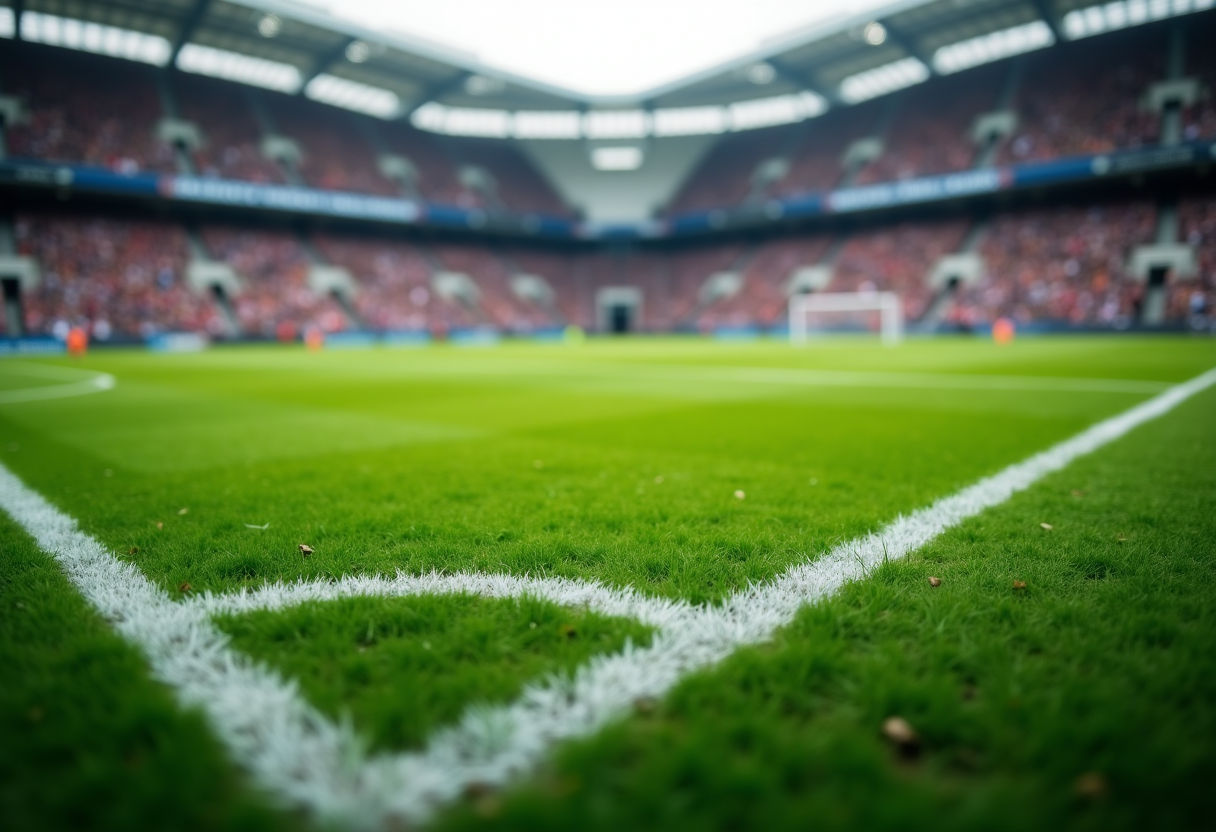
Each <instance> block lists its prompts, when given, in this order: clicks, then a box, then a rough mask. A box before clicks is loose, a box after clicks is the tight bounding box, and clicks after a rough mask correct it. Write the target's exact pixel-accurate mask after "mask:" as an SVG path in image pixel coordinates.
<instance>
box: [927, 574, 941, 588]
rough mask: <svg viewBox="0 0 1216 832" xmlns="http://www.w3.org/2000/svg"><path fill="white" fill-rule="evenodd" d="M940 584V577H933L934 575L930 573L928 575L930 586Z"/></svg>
mask: <svg viewBox="0 0 1216 832" xmlns="http://www.w3.org/2000/svg"><path fill="white" fill-rule="evenodd" d="M941 585H942V579H941V578H935V577H933V576H932V575H930V576H929V586H931V587H939V586H941Z"/></svg>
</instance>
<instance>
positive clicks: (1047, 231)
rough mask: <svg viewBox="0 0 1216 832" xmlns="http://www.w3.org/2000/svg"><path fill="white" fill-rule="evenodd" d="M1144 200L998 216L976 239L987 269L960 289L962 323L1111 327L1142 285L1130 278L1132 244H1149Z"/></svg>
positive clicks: (1150, 216) (1132, 305) (1151, 222)
mask: <svg viewBox="0 0 1216 832" xmlns="http://www.w3.org/2000/svg"><path fill="white" fill-rule="evenodd" d="M1155 222H1156V211H1155V209H1154V208H1153V205H1152V204H1151V203H1148V202H1132V203H1120V204H1112V205H1107V206H1101V207H1097V206H1095V207H1061V208H1048V209H1042V210H1036V211H1023V212H1018V213H1014V214H1008V215H1005V216H1001V217H998V218H996V219H995V220H993V222H992V224H991V225H990V226H989V227H988V230H987V232H986V234H985V236H984V240H983V241H982V243H981V244H980V253H981V254H982V255H983V257H984V260H985V265H986V267H987V274H986V275H985V277H984V279H983V280H982V281H981V282H980V283H979V285H976V286H970V287H967V288H966V289H964V290H963V291H961V292H960V294H959V297H958V299H957V300H956V302H955V310H954V312H953V313H952V315H953V317H954V318H955V319H958V320H961V321H963V322H984V321H991V320H994V319H995V318H997V317H1001V316H1006V317H1011V318H1013V319H1015V320H1016V321H1019V322H1021V323H1028V322H1031V321H1053V322H1060V323H1069V324H1082V325H1084V324H1103V325H1109V324H1111V323H1113V322H1115V321H1116V319H1118V318H1122V319H1124V320H1128V319H1130V318H1132V317H1134V316H1135V313H1136V310H1137V304H1138V303H1139V302H1140V300H1141V296H1142V294H1143V284H1141V283H1139V282H1138V281H1134V280H1131V279H1129V278H1128V276H1127V275H1126V274H1125V272H1124V264H1125V263H1126V261H1127V258H1128V255H1129V254H1130V252H1131V250H1132V248H1134V247H1135V246H1137V245H1142V244H1144V243H1148V242H1151V241H1152V239H1153V235H1154V232H1155Z"/></svg>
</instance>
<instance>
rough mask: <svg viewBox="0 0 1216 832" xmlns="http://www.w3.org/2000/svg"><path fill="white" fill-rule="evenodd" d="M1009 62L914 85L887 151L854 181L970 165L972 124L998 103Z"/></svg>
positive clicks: (888, 135)
mask: <svg viewBox="0 0 1216 832" xmlns="http://www.w3.org/2000/svg"><path fill="white" fill-rule="evenodd" d="M1008 71H1009V70H1008V67H1007V66H1006V65H1005V64H994V65H989V66H984V67H979V68H977V69H974V70H971V71H970V72H963V73H960V74H958V75H948V76H946V77H945V78H941V79H939V80H937V81H935V82H934V83H930V84H921V85H919V86H917V87H914V88H913V89H911V90H909V91H908V92H907V93H906V94H905V96H904V97H903V98H902V99H901V100H900V102H899V113H898V114H897V115H896V117H895V119H894V120H893V121H892V123H891V125H890V127H889V128H888V130H887V131H886V135H885V136H884V142H885V148H884V151H883V154H882V155H881V156H879V157H878V158H877V159H875V160H874V161H873V162H871V163H870V164H868V165H866V166H865V167H864V168H862V170H861V171H859V172H858V174H857V180H856V183H855V184H858V185H867V184H871V183H874V182H890V181H893V180H896V179H910V178H912V177H916V176H931V175H933V174H937V173H950V172H952V171H958V170H966V169H967V168H969V167H971V166H972V164H973V163H974V161H975V152H976V148H975V143H974V142H972V140H971V135H970V134H971V126H972V124H974V122H975V118H976V116H978V115H980V114H982V113H986V112H990V111H992V110H993V109H995V107H996V103H997V98H998V96H999V95H1000V88H1001V83H1002V81H1003V80H1004V77H1005V75H1006V74H1007V73H1008Z"/></svg>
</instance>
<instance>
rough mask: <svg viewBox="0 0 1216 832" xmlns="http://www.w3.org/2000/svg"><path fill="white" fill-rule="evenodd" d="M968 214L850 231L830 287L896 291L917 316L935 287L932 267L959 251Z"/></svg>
mask: <svg viewBox="0 0 1216 832" xmlns="http://www.w3.org/2000/svg"><path fill="white" fill-rule="evenodd" d="M967 227H968V223H967V221H965V220H949V221H932V222H918V223H913V222H903V223H899V224H898V225H894V226H890V227H886V228H879V229H873V230H868V231H863V232H860V233H857V234H854V235H852V236H851V237H849V239H848V242H846V243H845V245H844V248H842V249H841V251H840V255H839V256H838V257H837V258H836V262H835V263H834V264H833V265H834V269H833V274H832V282H831V283H830V284H828V287H827V291H829V292H865V291H879V292H896V293H897V294H899V295H900V296H901V297H902V298H903V301H904V314H905V316H906V317H907V318H908V319H910V320H916V319H918V318H920V316H921V315H923V314H924V312H925V310H926V307H927V305H928V303H929V301H930V300H931V299H932V296H933V293H932V291H931V290H930V288H929V287H928V285H927V281H926V278H927V277H928V275H929V270H930V269H931V268H933V264H934V263H936V262H937V261H938V259H939V258H941V257H943V256H945V255H947V254H951V253H953V252H955V251H958V248H959V246H960V245H961V243H962V241H963V236H964V235H965V234H966V233H967Z"/></svg>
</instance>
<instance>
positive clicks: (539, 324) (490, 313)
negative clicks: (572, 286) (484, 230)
mask: <svg viewBox="0 0 1216 832" xmlns="http://www.w3.org/2000/svg"><path fill="white" fill-rule="evenodd" d="M431 250H432V251H433V252H434V255H435V259H436V262H437V264H438V265H439V266H440V267H441V268H442V269H443V270H444V271H450V272H457V273H460V274H465V275H468V277H469V278H470V279H472V281H473V282H474V284H475V285H476V286H477V290H478V305H479V307H480V309H481V311H482V312H483V314H484V315H485V318H486V321H485V322H486V323H489V324H492V325H494V326H495V327H498V328H500V329H505V330H508V331H511V332H530V331H532V330H535V329H541V328H544V327H548V326H552V325H554V324H555V323H556V322H555V321H554V320H553V319H552V318H551V317H550V316H549V314H548V313H547V312H545V310H544V309H542V308H540V307H539V306H537V305H536V304H533V303H529V302H527V301H525V300H523V299H521V298H519V297H517V296H516V295H515V292H514V291H513V290H512V288H511V273H510V271H509V269H508V267H507V264H506V263H505V262H504V261H503V260H502V258H501V257H499V255H498V254H497V253H495V252H494V251H493V250H491V249H489V248H487V247H484V246H468V245H454V244H444V245H436V246H433V247H432V249H431Z"/></svg>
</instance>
